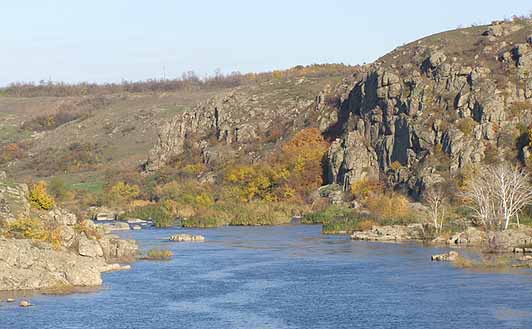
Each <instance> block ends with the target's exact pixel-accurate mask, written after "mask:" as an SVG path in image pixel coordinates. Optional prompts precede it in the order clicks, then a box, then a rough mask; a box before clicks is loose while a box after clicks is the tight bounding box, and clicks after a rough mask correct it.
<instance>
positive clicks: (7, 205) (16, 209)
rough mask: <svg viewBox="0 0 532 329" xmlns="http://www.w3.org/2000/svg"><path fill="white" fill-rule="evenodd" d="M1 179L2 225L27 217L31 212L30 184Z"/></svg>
mask: <svg viewBox="0 0 532 329" xmlns="http://www.w3.org/2000/svg"><path fill="white" fill-rule="evenodd" d="M3 176H4V179H0V225H1V224H5V223H7V222H10V221H13V220H15V219H17V218H21V217H27V216H28V215H29V213H30V203H29V202H28V200H27V198H26V196H27V195H28V186H27V185H26V184H17V183H13V182H9V181H7V176H6V175H5V172H4V175H3Z"/></svg>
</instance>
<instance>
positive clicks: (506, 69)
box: [327, 23, 532, 196]
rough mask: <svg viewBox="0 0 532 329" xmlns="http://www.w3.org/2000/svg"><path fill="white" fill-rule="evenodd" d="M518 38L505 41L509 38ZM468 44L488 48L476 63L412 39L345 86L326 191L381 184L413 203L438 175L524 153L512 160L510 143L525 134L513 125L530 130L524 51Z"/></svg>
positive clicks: (531, 64)
mask: <svg viewBox="0 0 532 329" xmlns="http://www.w3.org/2000/svg"><path fill="white" fill-rule="evenodd" d="M505 24H506V23H505ZM508 24H511V23H508ZM517 31H519V30H515V29H510V32H508V33H507V34H504V35H505V36H508V38H510V37H511V38H515V37H516V35H515V33H521V32H517ZM457 33H458V32H457ZM488 35H491V34H488ZM474 38H475V40H480V41H479V42H486V43H489V45H490V46H489V47H488V46H486V47H485V48H484V51H485V52H487V53H486V54H484V53H482V54H481V55H482V56H476V57H475V60H474V63H470V61H469V60H466V59H465V58H468V57H465V56H466V54H462V56H464V57H460V56H458V55H457V54H456V50H455V49H454V50H451V49H448V48H446V47H445V43H443V42H442V43H443V45H441V46H438V45H434V44H431V45H429V46H425V45H424V42H423V41H418V42H415V43H413V44H410V45H406V46H404V47H401V48H399V49H397V50H396V51H394V52H392V53H391V54H389V55H387V56H385V57H383V58H382V59H381V60H379V61H377V62H376V63H374V64H372V65H367V66H365V67H364V68H363V69H362V72H360V73H358V74H356V75H355V76H354V78H351V79H350V80H351V89H350V92H349V93H348V97H347V98H346V99H345V100H343V102H342V104H341V105H340V106H338V107H337V111H338V118H339V119H338V121H337V122H336V123H335V124H334V125H333V126H334V127H335V129H336V131H337V134H336V136H334V137H336V138H335V140H334V141H333V142H332V144H331V146H330V148H329V152H328V159H327V160H328V161H327V163H328V175H327V179H328V183H337V184H339V185H341V186H343V187H344V189H346V190H347V189H349V188H350V186H351V184H353V183H354V182H356V181H358V180H361V179H365V178H368V177H372V178H375V179H379V178H381V179H382V178H383V177H384V178H385V179H386V180H387V181H389V182H390V183H391V184H392V185H394V186H396V187H398V188H401V189H403V190H405V191H408V192H410V193H411V194H412V195H413V196H418V195H419V194H420V193H421V192H422V191H423V190H424V189H426V188H427V187H428V186H429V185H431V184H433V183H435V182H438V181H441V180H442V178H441V174H442V172H448V173H450V174H451V176H452V175H455V174H457V173H458V172H459V171H460V170H461V169H463V168H465V167H467V166H468V165H471V164H476V163H484V162H487V161H496V160H502V159H509V160H511V158H510V157H512V156H513V157H514V158H513V160H512V161H517V159H516V158H515V154H517V153H520V154H525V155H526V154H527V150H526V148H527V146H526V145H519V146H518V147H519V148H520V149H518V150H517V152H516V150H515V148H516V146H515V144H516V142H515V141H516V139H517V137H518V136H519V135H520V134H522V133H523V132H522V131H520V130H519V125H521V126H525V127H526V126H528V124H530V122H531V118H530V117H531V113H530V110H531V109H532V106H529V105H532V103H530V98H531V97H532V92H531V91H530V90H529V89H528V86H529V85H530V83H531V82H532V79H524V80H523V78H522V77H523V75H524V74H525V73H524V72H532V60H530V59H532V45H531V44H525V43H523V44H510V43H507V42H506V41H504V40H502V39H500V38H495V39H489V40H488V39H487V38H488V36H486V35H484V36H483V35H480V33H479V34H478V35H476V36H474ZM483 38H484V39H483ZM501 38H502V37H501ZM523 41H524V40H523ZM501 45H502V46H501ZM486 49H487V50H486ZM451 51H452V52H453V55H451V54H449V53H450V52H451ZM488 55H489V56H488ZM453 56H455V57H453ZM517 103H518V104H525V106H522V107H524V108H523V109H522V110H521V112H520V113H515V110H513V108H516V107H515V106H514V104H517ZM523 147H524V148H525V150H522V149H521V148H523ZM441 153H443V155H444V156H445V157H444V158H445V161H442V160H441V159H442V156H441ZM525 158H526V156H521V160H522V161H524V160H526V159H525Z"/></svg>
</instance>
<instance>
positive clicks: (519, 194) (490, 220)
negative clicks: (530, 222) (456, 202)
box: [463, 164, 532, 230]
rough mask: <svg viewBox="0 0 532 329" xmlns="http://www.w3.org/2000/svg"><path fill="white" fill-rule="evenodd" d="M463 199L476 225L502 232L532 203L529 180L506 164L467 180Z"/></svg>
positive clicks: (493, 167) (525, 175)
mask: <svg viewBox="0 0 532 329" xmlns="http://www.w3.org/2000/svg"><path fill="white" fill-rule="evenodd" d="M463 196H464V199H465V200H466V202H467V204H468V205H469V208H470V209H471V210H472V211H473V214H474V215H473V217H474V218H475V219H476V220H477V221H478V222H479V223H480V224H482V225H483V226H485V227H486V228H495V227H499V228H502V229H504V230H506V229H508V227H509V225H510V223H511V221H512V219H513V218H517V216H518V215H519V212H521V210H523V208H524V207H525V206H527V205H529V204H531V203H532V188H531V185H530V177H529V176H528V174H527V173H525V172H524V171H523V170H521V169H519V168H517V167H512V166H510V165H507V164H499V165H496V166H492V167H488V168H487V169H484V170H481V171H480V172H479V173H478V174H477V175H475V177H473V178H472V179H471V180H470V182H469V184H468V185H467V188H466V190H465V191H464V194H463Z"/></svg>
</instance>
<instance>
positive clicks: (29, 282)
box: [0, 239, 107, 290]
mask: <svg viewBox="0 0 532 329" xmlns="http://www.w3.org/2000/svg"><path fill="white" fill-rule="evenodd" d="M106 265H107V263H106V262H105V260H104V259H103V258H87V257H83V256H81V255H76V254H75V253H73V252H71V251H67V250H54V249H53V248H52V247H51V245H49V244H46V243H34V242H32V241H31V240H15V239H3V240H0V290H24V289H32V290H39V289H55V288H64V287H92V286H99V285H101V284H102V278H101V275H100V273H101V272H102V270H103V269H104V268H105V266H106Z"/></svg>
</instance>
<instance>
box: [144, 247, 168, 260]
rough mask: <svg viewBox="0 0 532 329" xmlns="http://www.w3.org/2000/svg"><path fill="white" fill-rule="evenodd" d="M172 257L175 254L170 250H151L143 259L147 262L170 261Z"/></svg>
mask: <svg viewBox="0 0 532 329" xmlns="http://www.w3.org/2000/svg"><path fill="white" fill-rule="evenodd" d="M172 256H174V253H173V252H172V251H171V250H168V249H150V250H148V252H147V253H146V256H144V257H142V258H143V259H146V260H170V259H172Z"/></svg>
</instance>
